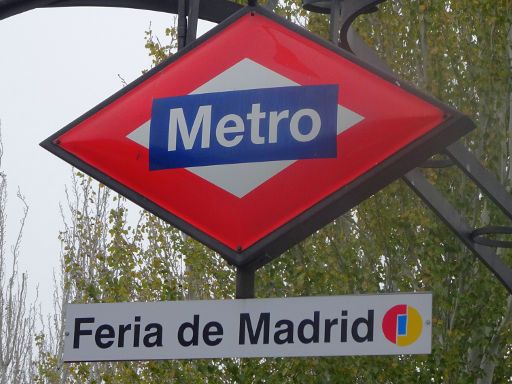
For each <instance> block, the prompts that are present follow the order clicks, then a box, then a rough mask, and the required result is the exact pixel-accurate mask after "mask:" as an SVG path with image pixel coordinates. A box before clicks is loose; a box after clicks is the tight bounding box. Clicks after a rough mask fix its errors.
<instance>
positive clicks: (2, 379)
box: [0, 125, 36, 384]
mask: <svg viewBox="0 0 512 384" xmlns="http://www.w3.org/2000/svg"><path fill="white" fill-rule="evenodd" d="M0 128H1V125H0ZM3 150H4V149H3V144H2V141H1V137H0V166H1V161H2V156H3ZM18 200H19V201H20V203H21V204H22V206H23V214H22V216H21V218H20V227H19V229H18V231H17V236H16V241H15V243H14V244H13V245H12V246H11V247H10V248H8V245H7V175H6V174H5V173H4V172H3V171H0V384H9V383H20V384H21V383H31V382H32V373H33V355H32V341H33V337H34V325H35V317H36V308H35V305H34V304H29V303H27V281H28V277H27V274H26V273H22V274H21V276H20V275H19V271H18V259H19V256H20V250H21V240H22V234H23V228H24V226H25V220H26V218H27V214H28V205H27V202H26V201H25V198H24V197H23V195H22V194H21V193H20V192H19V191H18Z"/></svg>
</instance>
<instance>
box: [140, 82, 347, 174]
mask: <svg viewBox="0 0 512 384" xmlns="http://www.w3.org/2000/svg"><path fill="white" fill-rule="evenodd" d="M337 111H338V86H337V85H315V86H295V87H281V88H264V89H254V90H244V91H230V92H216V93H205V94H198V95H187V96H177V97H169V98H163V99H155V100H154V101H153V109H152V114H151V128H150V140H149V161H150V164H149V165H150V170H161V169H170V168H184V167H196V166H205V165H215V164H235V163H247V162H264V161H272V160H298V159H315V158H333V157H336V130H337Z"/></svg>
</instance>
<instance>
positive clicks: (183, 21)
mask: <svg viewBox="0 0 512 384" xmlns="http://www.w3.org/2000/svg"><path fill="white" fill-rule="evenodd" d="M185 45H187V2H186V0H178V51H179V50H181V49H182V48H184V47H185Z"/></svg>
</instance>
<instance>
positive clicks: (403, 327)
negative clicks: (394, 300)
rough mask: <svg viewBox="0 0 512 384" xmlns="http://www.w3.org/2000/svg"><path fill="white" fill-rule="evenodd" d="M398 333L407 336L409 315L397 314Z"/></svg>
mask: <svg viewBox="0 0 512 384" xmlns="http://www.w3.org/2000/svg"><path fill="white" fill-rule="evenodd" d="M397 328H398V330H397V335H398V336H406V335H407V315H398V316H397Z"/></svg>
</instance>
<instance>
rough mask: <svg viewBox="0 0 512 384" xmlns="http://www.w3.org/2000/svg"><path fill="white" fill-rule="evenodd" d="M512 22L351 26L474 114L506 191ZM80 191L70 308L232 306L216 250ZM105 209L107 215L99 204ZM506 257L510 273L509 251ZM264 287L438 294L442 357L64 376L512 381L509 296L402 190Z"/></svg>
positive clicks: (446, 3) (187, 366) (400, 10)
mask: <svg viewBox="0 0 512 384" xmlns="http://www.w3.org/2000/svg"><path fill="white" fill-rule="evenodd" d="M276 12H278V13H279V14H281V15H284V16H285V17H288V18H289V19H291V20H294V21H296V22H300V23H301V24H302V25H306V26H308V27H309V28H310V29H312V30H314V31H315V32H316V33H320V34H324V35H325V33H326V31H327V19H326V17H324V16H319V15H310V14H307V13H305V12H304V11H302V10H301V9H300V2H299V1H292V0H288V1H281V2H279V4H278V5H277V9H276ZM511 16H512V7H511V4H510V1H506V0H500V1H479V2H475V1H471V0H457V1H454V0H435V1H434V0H430V1H427V0H417V1H410V2H401V1H398V0H393V1H391V0H390V1H388V2H386V3H384V4H383V5H382V6H381V10H380V12H379V13H376V14H372V15H368V16H365V17H363V18H361V19H360V20H358V22H357V23H356V28H357V30H358V31H359V33H360V34H361V35H362V36H363V37H364V38H365V39H366V40H367V42H368V43H369V45H370V46H372V47H375V49H376V50H377V51H378V52H379V54H380V55H381V56H382V57H383V58H384V59H386V60H387V61H388V63H389V65H390V66H391V67H392V68H393V70H394V71H395V72H396V73H398V74H399V75H400V76H401V77H402V78H404V79H405V80H407V81H409V82H411V83H413V84H415V85H416V86H418V87H420V88H422V89H424V90H425V91H427V92H429V93H432V94H433V95H435V96H436V97H438V98H439V99H441V100H442V101H444V102H446V103H449V104H451V105H453V106H455V107H456V108H458V109H459V110H461V111H463V112H464V113H467V114H469V115H470V116H472V118H473V119H474V120H475V122H476V123H477V126H478V129H477V130H476V131H475V132H474V133H472V134H471V135H470V136H468V138H466V139H465V142H466V145H467V146H468V147H469V148H470V149H471V150H472V151H473V153H475V155H476V156H477V157H479V158H480V159H481V160H482V161H483V163H484V164H485V166H486V167H487V168H489V169H490V170H492V172H494V173H495V175H496V176H497V177H498V178H499V180H500V181H501V182H502V183H503V184H504V185H505V186H506V187H507V188H508V189H509V190H510V189H511V188H512V186H511V180H510V169H511V164H510V161H511V158H510V148H511V142H512V141H511V138H510V135H511V127H512V123H511V122H512V117H511V104H510V101H511V100H512V98H511V82H510V79H511V78H512V77H511V59H512V53H511V52H512V48H511V43H512V32H511ZM172 33H173V30H172V28H171V29H170V30H169V34H171V35H172ZM255 38H256V37H255ZM148 44H149V45H151V44H153V45H151V47H150V49H151V50H152V51H151V52H152V55H153V57H155V60H156V61H159V60H161V59H162V58H163V57H164V56H165V55H166V54H167V53H168V48H166V49H167V51H165V52H164V51H163V48H164V47H162V46H161V44H160V45H159V44H156V43H155V42H154V41H152V40H151V39H150V40H149V41H148ZM425 173H426V175H427V177H428V178H429V179H430V180H431V181H432V182H434V183H435V184H436V186H437V187H438V188H440V189H441V190H442V191H443V192H444V193H445V194H446V196H447V197H448V198H449V199H450V200H451V201H452V203H453V204H454V205H456V207H457V208H458V209H459V210H460V211H461V212H463V213H464V214H465V216H466V217H467V218H468V219H469V220H470V221H471V223H472V224H473V225H474V227H480V226H483V225H486V224H489V223H492V224H506V223H508V221H507V220H506V218H504V217H503V215H502V214H501V213H500V212H499V211H498V210H497V209H496V208H495V207H494V206H493V205H492V203H491V202H490V201H489V200H488V199H486V198H485V197H484V196H482V195H481V194H479V193H478V191H477V190H476V189H475V187H474V186H473V185H472V184H471V183H470V182H469V181H468V180H467V179H466V178H465V177H464V176H463V175H462V174H461V173H460V172H459V171H457V170H456V169H451V168H450V169H443V170H440V169H427V170H425ZM75 185H76V186H77V188H76V189H74V191H76V192H77V193H76V194H75V196H76V197H77V201H80V203H78V204H73V207H74V208H72V209H71V217H72V220H71V223H70V224H69V225H68V226H67V228H66V230H65V231H64V232H63V235H62V240H63V245H64V248H63V256H64V259H63V268H64V273H63V276H64V282H65V283H64V288H65V289H67V290H68V292H71V293H70V295H69V300H71V301H74V302H98V301H101V302H112V301H131V300H183V299H196V298H216V299H223V298H232V297H233V294H234V273H233V270H232V269H230V268H228V267H227V266H226V264H225V263H224V262H223V261H222V260H221V259H220V258H219V256H218V255H215V254H214V253H213V252H211V251H209V250H208V249H205V248H204V247H202V246H201V245H200V244H198V243H197V242H195V241H194V240H192V239H189V238H186V237H184V236H182V234H181V233H180V232H179V231H177V230H176V229H173V228H171V227H169V226H167V225H166V224H165V223H162V222H161V221H160V220H158V219H156V218H154V217H153V216H151V215H149V214H147V213H141V215H140V217H139V220H138V221H137V223H136V224H135V225H133V224H132V225H131V224H130V223H131V222H132V221H128V222H127V220H126V215H127V210H126V204H125V203H123V201H122V199H119V198H118V197H115V199H116V200H115V201H114V200H109V198H108V196H106V194H105V192H101V193H100V191H101V190H105V189H104V188H101V187H100V186H98V185H96V184H94V183H93V182H91V181H90V180H89V179H87V178H85V177H83V176H80V177H78V178H77V179H76V183H75ZM92 186H94V187H92ZM93 190H95V191H96V192H94V193H92V192H91V191H93ZM100 201H101V202H100ZM108 204H110V208H109V209H108V210H107V209H104V208H103V207H105V206H107V205H108ZM79 208H80V209H79ZM100 208H101V209H100ZM91 209H92V211H91ZM98 218H99V219H98ZM499 252H500V256H501V257H502V258H503V259H504V260H506V261H508V262H509V264H510V262H511V261H512V256H511V254H510V250H507V249H500V250H499ZM256 284H257V296H258V297H285V296H300V295H334V294H354V293H376V292H398V291H432V292H433V294H434V315H433V335H434V337H433V352H432V354H431V355H429V356H386V357H357V358H356V357H347V358H307V359H304V358H300V359H298V358H292V359H222V360H201V361H184V362H177V361H166V362H142V363H140V362H137V363H118V364H114V363H102V364H97V363H95V364H76V365H69V366H68V365H65V368H64V369H65V370H67V376H66V377H67V381H68V382H93V381H96V382H98V381H103V382H106V383H108V382H130V383H131V382H144V383H145V382H149V383H151V382H159V383H160V382H164V383H165V382H204V381H205V380H206V379H207V380H208V381H209V382H214V383H217V382H218V383H238V382H269V383H274V382H275V383H295V382H299V383H300V382H308V383H325V382H334V383H354V382H355V383H358V382H361V383H377V382H379V383H380V382H389V383H411V382H418V383H425V382H435V383H467V382H476V383H490V382H510V381H511V378H510V372H511V371H512V362H511V361H510V354H511V352H512V351H511V347H510V345H512V343H511V342H512V330H511V325H512V300H511V298H510V296H509V295H508V293H507V292H506V290H505V289H504V288H503V287H502V286H501V285H500V283H499V282H497V281H496V279H495V278H494V277H493V276H492V275H491V274H490V272H489V271H488V270H487V269H486V268H485V266H483V265H482V264H481V263H480V262H479V261H478V260H477V259H476V258H475V257H474V256H473V255H472V254H470V253H469V252H468V251H467V250H466V249H465V248H464V247H463V246H462V244H461V243H460V242H459V241H458V240H457V239H456V238H455V237H454V236H453V235H451V234H450V233H449V232H448V230H447V228H446V227H445V226H444V224H443V223H441V222H440V221H439V220H438V219H437V218H436V217H435V216H434V215H433V214H432V212H430V211H429V210H428V209H427V208H426V207H425V206H424V205H423V204H422V203H421V202H420V201H419V200H418V198H417V197H416V196H415V195H414V194H413V193H412V192H411V191H410V190H409V189H408V188H407V187H406V185H405V184H404V183H402V182H400V181H397V182H395V183H393V184H391V185H390V186H388V187H387V188H385V189H384V190H383V191H381V192H379V193H377V194H376V195H375V196H373V197H372V198H370V199H368V200H367V201H365V202H364V203H362V204H360V205H359V206H358V207H357V208H355V209H353V210H352V211H351V212H349V213H347V214H345V215H343V216H341V217H340V218H338V219H337V220H335V221H334V222H333V223H331V224H330V225H328V226H326V227H325V228H324V229H322V230H321V231H318V232H317V233H315V234H314V235H313V236H310V237H309V238H308V239H306V240H304V241H303V242H301V243H300V244H298V245H297V246H295V247H293V248H292V249H290V250H289V251H287V252H286V253H285V254H284V255H282V256H281V257H280V258H279V259H276V260H275V261H274V262H272V263H271V264H269V265H267V266H265V267H264V268H263V269H261V270H260V271H258V272H257V280H256ZM53 356H55V355H53ZM50 365H51V364H50ZM44 377H45V376H44V375H42V376H41V378H44ZM55 382H57V381H55Z"/></svg>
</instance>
